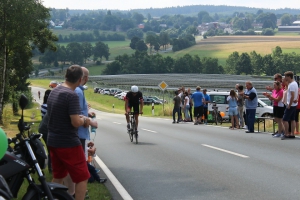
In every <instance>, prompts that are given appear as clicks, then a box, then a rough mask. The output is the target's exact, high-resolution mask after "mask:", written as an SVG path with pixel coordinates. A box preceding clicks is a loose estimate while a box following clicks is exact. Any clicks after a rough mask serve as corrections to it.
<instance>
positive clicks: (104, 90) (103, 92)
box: [100, 88, 110, 95]
mask: <svg viewBox="0 0 300 200" xmlns="http://www.w3.org/2000/svg"><path fill="white" fill-rule="evenodd" d="M100 93H101V94H106V95H110V90H109V89H108V88H105V89H102V90H101V92H100Z"/></svg>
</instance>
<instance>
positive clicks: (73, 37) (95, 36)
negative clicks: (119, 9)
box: [58, 30, 125, 42]
mask: <svg viewBox="0 0 300 200" xmlns="http://www.w3.org/2000/svg"><path fill="white" fill-rule="evenodd" d="M124 40H125V36H124V34H122V33H112V34H109V33H105V32H102V33H101V34H100V32H99V30H94V32H93V33H85V32H82V33H81V34H72V33H71V34H70V35H66V36H64V37H63V36H62V35H61V34H59V35H58V42H93V41H124Z"/></svg>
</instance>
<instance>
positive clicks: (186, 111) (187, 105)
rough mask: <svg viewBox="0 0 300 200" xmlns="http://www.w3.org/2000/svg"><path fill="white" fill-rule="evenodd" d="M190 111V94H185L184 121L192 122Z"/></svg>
mask: <svg viewBox="0 0 300 200" xmlns="http://www.w3.org/2000/svg"><path fill="white" fill-rule="evenodd" d="M189 109H190V97H189V93H188V92H184V105H183V110H184V118H185V119H184V121H185V122H189V121H191V118H190V115H189Z"/></svg>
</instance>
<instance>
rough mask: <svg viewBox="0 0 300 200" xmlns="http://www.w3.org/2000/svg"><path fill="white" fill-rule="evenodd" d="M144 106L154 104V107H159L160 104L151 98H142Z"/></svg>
mask: <svg viewBox="0 0 300 200" xmlns="http://www.w3.org/2000/svg"><path fill="white" fill-rule="evenodd" d="M143 100H144V105H152V103H154V104H156V105H159V104H162V102H161V101H157V100H155V99H153V98H149V97H144V99H143Z"/></svg>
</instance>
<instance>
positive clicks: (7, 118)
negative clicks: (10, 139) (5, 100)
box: [2, 104, 14, 128]
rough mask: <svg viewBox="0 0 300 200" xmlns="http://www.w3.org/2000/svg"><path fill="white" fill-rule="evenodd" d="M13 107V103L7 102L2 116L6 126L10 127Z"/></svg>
mask: <svg viewBox="0 0 300 200" xmlns="http://www.w3.org/2000/svg"><path fill="white" fill-rule="evenodd" d="M13 114H14V113H13V109H12V104H6V105H5V106H4V108H3V116H2V122H3V126H4V128H9V126H10V122H11V120H12V119H13Z"/></svg>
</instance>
